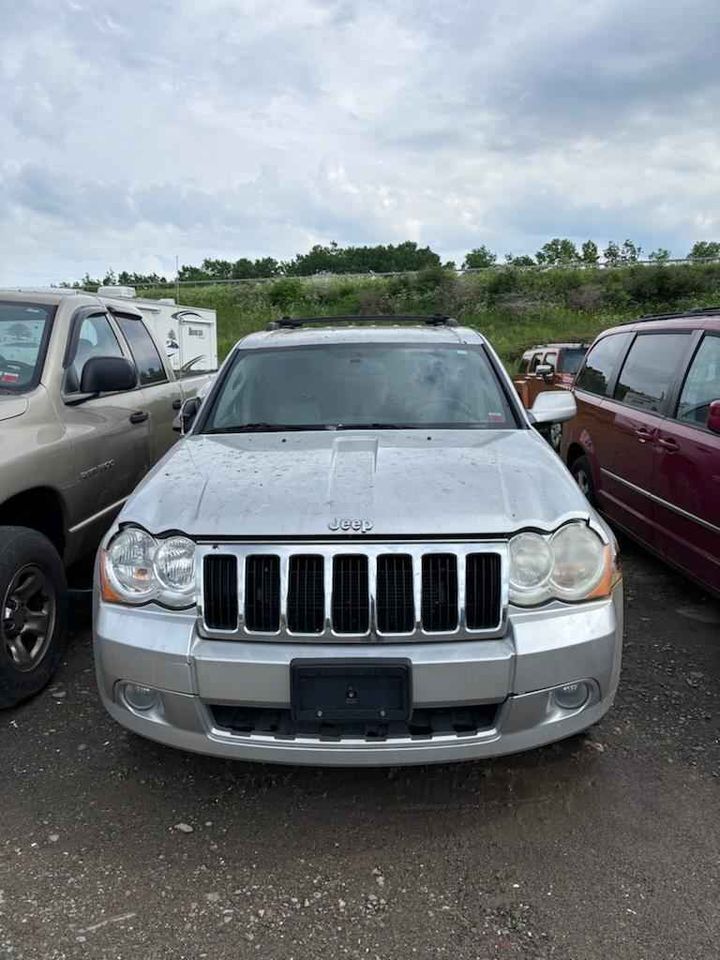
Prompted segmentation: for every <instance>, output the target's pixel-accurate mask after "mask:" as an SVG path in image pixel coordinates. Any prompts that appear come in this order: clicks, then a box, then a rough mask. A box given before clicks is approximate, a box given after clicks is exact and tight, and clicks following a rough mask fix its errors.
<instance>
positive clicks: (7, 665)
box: [0, 527, 67, 709]
mask: <svg viewBox="0 0 720 960" xmlns="http://www.w3.org/2000/svg"><path fill="white" fill-rule="evenodd" d="M66 606H67V585H66V582H65V571H64V569H63V564H62V560H61V559H60V556H59V554H58V552H57V550H56V549H55V547H54V546H53V545H52V543H50V541H49V540H48V538H47V537H45V536H43V535H42V534H41V533H38V532H37V531H36V530H31V529H30V528H28V527H0V709H3V708H7V707H13V706H15V704H17V703H20V702H21V701H22V700H27V699H28V697H32V696H34V695H35V694H36V693H38V692H39V691H40V690H42V689H43V687H45V686H46V684H47V683H48V682H49V681H50V678H51V677H52V675H53V673H54V672H55V670H56V669H57V667H58V665H59V663H60V660H61V659H62V656H63V654H64V652H65V644H66V637H65V626H66Z"/></svg>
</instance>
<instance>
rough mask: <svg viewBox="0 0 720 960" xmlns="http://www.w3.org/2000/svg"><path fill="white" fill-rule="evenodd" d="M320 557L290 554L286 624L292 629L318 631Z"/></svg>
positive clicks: (322, 617)
mask: <svg viewBox="0 0 720 960" xmlns="http://www.w3.org/2000/svg"><path fill="white" fill-rule="evenodd" d="M323 568H324V560H323V558H322V557H318V556H305V555H303V554H299V555H296V556H294V557H290V577H289V582H288V596H287V624H288V630H292V632H293V633H322V631H323V626H324V625H325V580H324V576H325V573H324V569H323Z"/></svg>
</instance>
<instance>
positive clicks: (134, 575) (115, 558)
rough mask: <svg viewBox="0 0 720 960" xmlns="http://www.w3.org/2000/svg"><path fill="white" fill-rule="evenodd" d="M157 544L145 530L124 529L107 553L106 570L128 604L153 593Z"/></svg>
mask: <svg viewBox="0 0 720 960" xmlns="http://www.w3.org/2000/svg"><path fill="white" fill-rule="evenodd" d="M156 550H157V544H156V543H155V541H154V540H153V538H152V537H151V536H150V534H149V533H145V531H144V530H123V532H122V533H121V534H119V535H118V536H117V537H115V539H114V540H113V542H112V544H111V545H110V549H109V550H108V552H107V570H108V574H109V575H110V579H111V582H112V585H113V586H114V587H115V589H116V590H117V592H118V593H119V594H120V595H121V596H122V597H124V598H125V599H126V600H129V601H130V602H131V603H143V602H144V601H145V600H149V599H150V597H152V595H153V594H154V593H155V590H156V587H157V584H156V582H155V574H154V571H153V560H154V558H155V551H156Z"/></svg>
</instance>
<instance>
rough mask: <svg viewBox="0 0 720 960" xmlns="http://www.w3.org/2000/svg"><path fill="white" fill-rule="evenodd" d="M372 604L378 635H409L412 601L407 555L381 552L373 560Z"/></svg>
mask: <svg viewBox="0 0 720 960" xmlns="http://www.w3.org/2000/svg"><path fill="white" fill-rule="evenodd" d="M375 603H376V609H377V628H378V630H379V631H380V633H412V631H413V630H414V628H415V602H414V598H413V565H412V557H411V556H410V555H409V554H407V553H395V554H393V553H384V554H381V555H380V556H379V557H378V558H377V583H376V586H375Z"/></svg>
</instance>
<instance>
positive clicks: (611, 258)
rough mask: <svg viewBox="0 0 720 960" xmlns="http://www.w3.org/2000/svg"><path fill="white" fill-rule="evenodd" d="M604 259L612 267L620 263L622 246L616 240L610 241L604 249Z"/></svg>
mask: <svg viewBox="0 0 720 960" xmlns="http://www.w3.org/2000/svg"><path fill="white" fill-rule="evenodd" d="M603 259H604V261H605V263H607V264H608V266H610V267H616V266H617V265H618V264H619V263H620V247H619V246H618V244H617V243H615V241H614V240H609V241H608V245H607V246H606V247H605V249H604V250H603Z"/></svg>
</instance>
